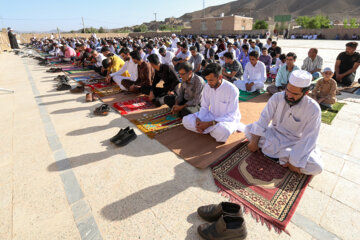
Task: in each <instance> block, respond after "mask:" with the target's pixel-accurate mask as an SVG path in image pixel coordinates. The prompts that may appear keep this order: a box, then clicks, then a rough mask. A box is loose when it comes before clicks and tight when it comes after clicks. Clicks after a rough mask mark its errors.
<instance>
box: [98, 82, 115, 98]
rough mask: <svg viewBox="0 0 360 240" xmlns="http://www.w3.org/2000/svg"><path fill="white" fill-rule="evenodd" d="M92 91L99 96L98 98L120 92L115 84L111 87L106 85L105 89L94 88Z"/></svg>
mask: <svg viewBox="0 0 360 240" xmlns="http://www.w3.org/2000/svg"><path fill="white" fill-rule="evenodd" d="M93 91H94V93H96V94H97V95H99V97H105V96H109V95H113V94H116V93H119V92H120V91H121V89H120V87H119V86H118V85H117V84H115V85H112V86H109V85H107V86H106V87H102V86H101V87H100V88H97V87H95V89H94V90H93Z"/></svg>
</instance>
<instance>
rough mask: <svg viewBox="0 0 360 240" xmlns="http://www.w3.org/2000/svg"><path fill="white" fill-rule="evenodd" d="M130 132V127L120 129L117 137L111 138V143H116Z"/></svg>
mask: <svg viewBox="0 0 360 240" xmlns="http://www.w3.org/2000/svg"><path fill="white" fill-rule="evenodd" d="M129 130H130V127H126V128H122V129H120V131H119V132H118V133H117V134H116V135H115V136H113V137H112V138H110V142H112V143H114V142H116V141H117V140H119V139H120V138H121V137H122V136H123V135H124V134H125V132H128V131H129Z"/></svg>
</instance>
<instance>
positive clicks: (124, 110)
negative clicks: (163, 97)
mask: <svg viewBox="0 0 360 240" xmlns="http://www.w3.org/2000/svg"><path fill="white" fill-rule="evenodd" d="M113 106H114V108H116V110H117V111H118V112H119V113H120V114H121V115H126V114H129V113H133V112H136V111H140V110H144V109H149V108H153V107H154V104H152V103H151V102H150V101H149V98H148V97H147V96H142V97H137V98H135V99H131V100H127V101H124V102H116V103H114V104H113Z"/></svg>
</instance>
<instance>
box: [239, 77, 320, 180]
mask: <svg viewBox="0 0 360 240" xmlns="http://www.w3.org/2000/svg"><path fill="white" fill-rule="evenodd" d="M311 81H312V75H311V73H309V72H307V71H303V70H295V71H293V72H292V73H291V76H290V79H289V83H288V84H287V86H286V88H285V91H282V92H279V93H276V94H274V95H273V96H272V97H271V98H270V99H269V101H268V103H267V105H266V107H265V109H264V110H263V111H262V113H261V116H260V119H259V120H258V121H257V122H255V123H253V124H250V125H247V126H246V128H245V134H246V137H247V138H248V140H249V141H250V143H249V145H248V147H249V149H250V150H251V151H252V152H255V151H257V150H259V148H261V150H262V152H263V153H264V154H265V155H266V156H268V157H271V158H277V159H279V163H280V164H281V165H282V166H283V167H288V168H289V169H290V170H291V171H294V172H297V173H303V174H307V175H316V174H319V173H321V172H322V170H323V164H322V161H321V154H320V151H319V149H318V148H317V146H316V141H317V138H318V135H319V131H320V124H321V110H320V107H319V104H317V102H316V101H315V100H313V99H312V98H310V97H309V96H307V95H308V93H309V90H310V86H311ZM270 122H271V123H270ZM269 123H270V125H269Z"/></svg>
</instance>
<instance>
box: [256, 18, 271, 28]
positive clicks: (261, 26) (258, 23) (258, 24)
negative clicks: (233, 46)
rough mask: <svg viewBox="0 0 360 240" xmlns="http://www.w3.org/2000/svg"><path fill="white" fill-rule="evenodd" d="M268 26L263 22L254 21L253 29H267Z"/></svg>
mask: <svg viewBox="0 0 360 240" xmlns="http://www.w3.org/2000/svg"><path fill="white" fill-rule="evenodd" d="M268 28H269V24H268V23H267V22H266V21H264V20H256V21H255V23H254V26H253V29H268Z"/></svg>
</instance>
